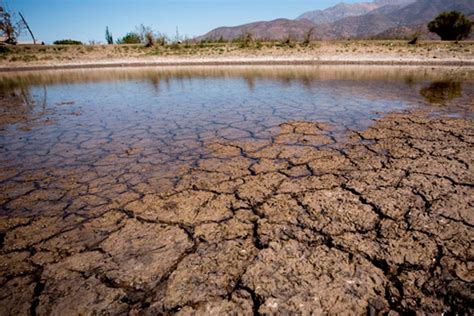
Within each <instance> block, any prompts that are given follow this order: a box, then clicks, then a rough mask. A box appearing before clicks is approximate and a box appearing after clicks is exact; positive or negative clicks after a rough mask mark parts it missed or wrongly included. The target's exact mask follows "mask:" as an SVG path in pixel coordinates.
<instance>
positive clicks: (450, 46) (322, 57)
mask: <svg viewBox="0 0 474 316" xmlns="http://www.w3.org/2000/svg"><path fill="white" fill-rule="evenodd" d="M205 64H207V65H235V64H244V65H245V64H247V65H255V64H259V65H265V64H378V65H451V66H462V65H474V42H472V41H466V42H459V43H457V42H456V43H455V42H440V41H426V42H420V43H418V44H416V45H409V44H407V42H405V41H334V42H314V43H311V44H310V45H302V44H299V43H292V44H290V45H287V44H282V43H278V42H274V43H260V44H258V45H257V44H252V45H251V46H250V47H241V46H240V45H239V44H238V43H206V44H181V45H167V46H161V47H151V48H149V47H145V46H143V45H99V46H17V47H13V46H6V47H3V48H2V49H1V50H0V71H7V70H15V69H16V70H18V69H49V68H83V67H110V66H139V65H141V66H145V65H148V66H153V65H155V66H159V65H205Z"/></svg>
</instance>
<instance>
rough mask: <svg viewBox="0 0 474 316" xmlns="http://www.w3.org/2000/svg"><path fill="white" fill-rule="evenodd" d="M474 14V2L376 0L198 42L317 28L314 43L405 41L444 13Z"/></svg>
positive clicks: (299, 34) (220, 32) (215, 33)
mask: <svg viewBox="0 0 474 316" xmlns="http://www.w3.org/2000/svg"><path fill="white" fill-rule="evenodd" d="M451 10H458V11H461V12H463V13H465V14H471V13H472V12H474V0H417V1H415V0H375V1H374V2H370V3H368V2H363V3H355V4H344V3H340V4H338V5H336V6H333V7H331V8H328V9H326V10H317V11H311V12H307V13H304V14H302V15H301V16H299V17H298V18H297V19H296V20H288V19H277V20H273V21H262V22H255V23H249V24H244V25H239V26H234V27H220V28H217V29H214V30H212V31H211V32H209V33H207V34H205V35H203V36H200V37H199V38H198V39H204V38H209V39H219V38H221V37H222V38H223V39H225V40H232V39H235V38H238V37H239V36H241V35H242V34H243V33H244V32H249V33H251V34H252V35H253V36H254V37H255V38H260V39H268V40H278V39H282V38H286V37H288V36H291V37H292V38H294V39H298V40H300V39H302V38H303V37H304V34H306V33H307V32H308V30H310V29H311V28H314V32H313V39H344V38H353V39H363V38H385V37H387V38H404V37H407V36H410V35H411V34H413V33H415V32H421V33H422V34H423V35H424V37H425V38H437V37H436V35H434V34H430V33H429V32H428V30H427V28H426V24H427V23H428V22H429V21H431V20H432V19H434V18H435V17H436V16H437V15H438V14H439V13H441V12H444V11H451Z"/></svg>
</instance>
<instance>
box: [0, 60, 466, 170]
mask: <svg viewBox="0 0 474 316" xmlns="http://www.w3.org/2000/svg"><path fill="white" fill-rule="evenodd" d="M473 80H474V72H473V71H472V70H470V69H462V68H460V69H451V68H441V69H431V68H419V67H414V68H409V67H408V68H407V67H405V68H403V67H398V68H397V67H395V68H390V67H367V66H365V67H362V66H320V67H308V66H293V67H285V66H272V67H258V68H255V67H253V68H250V67H219V68H209V67H194V68H191V69H189V68H188V69H182V68H173V67H170V68H161V69H156V68H132V69H96V70H90V69H89V70H62V71H43V72H26V73H4V74H0V93H1V96H2V97H1V98H2V100H1V101H0V102H2V104H3V108H2V111H3V114H2V119H1V120H0V128H1V130H0V145H1V153H2V154H1V166H2V167H15V168H20V169H22V168H26V169H29V168H31V164H32V163H34V166H35V167H36V168H39V167H46V166H60V165H62V164H70V163H72V162H73V161H74V163H79V164H83V165H89V164H93V163H95V162H98V161H100V160H101V159H103V158H104V157H106V156H109V155H111V154H117V155H120V154H123V153H127V152H128V151H134V152H141V151H142V150H146V151H147V152H150V151H153V148H154V149H156V152H157V153H158V152H159V153H160V155H161V156H160V157H161V158H159V159H157V160H155V162H159V161H173V160H182V159H181V158H180V155H185V156H186V158H185V159H187V160H189V159H191V157H192V156H194V157H195V158H196V159H198V158H199V155H200V154H202V150H203V149H204V148H203V144H204V143H205V142H212V141H216V140H223V141H231V140H249V141H251V140H258V139H271V138H272V137H275V136H276V133H278V132H279V131H278V126H279V125H280V124H282V123H285V122H291V121H307V122H318V123H325V124H327V125H328V126H331V128H330V129H328V130H327V131H326V134H327V136H329V137H331V138H332V140H331V142H330V143H337V142H338V141H339V140H340V139H339V138H341V137H342V138H343V137H344V135H345V134H346V132H347V131H349V130H363V129H365V128H367V127H368V126H370V125H371V124H373V122H374V121H373V120H374V119H376V118H379V117H381V115H383V113H387V112H390V111H402V110H406V109H412V108H416V107H430V106H431V107H432V109H433V111H435V112H436V111H445V112H446V111H451V113H452V115H461V116H466V115H471V114H470V111H469V106H472V99H473V96H474V95H473ZM456 104H457V105H462V106H461V107H460V106H455V105H456ZM466 107H467V108H466ZM306 145H314V146H318V145H328V143H327V142H324V144H323V143H321V144H320V143H318V141H317V140H315V142H313V143H311V144H309V143H307V144H306ZM143 154H144V153H143ZM183 157H184V156H183Z"/></svg>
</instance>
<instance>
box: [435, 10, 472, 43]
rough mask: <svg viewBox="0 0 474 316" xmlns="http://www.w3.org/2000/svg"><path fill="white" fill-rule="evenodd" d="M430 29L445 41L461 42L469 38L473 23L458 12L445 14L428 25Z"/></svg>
mask: <svg viewBox="0 0 474 316" xmlns="http://www.w3.org/2000/svg"><path fill="white" fill-rule="evenodd" d="M428 29H429V30H430V32H433V33H436V34H438V35H439V36H440V37H441V39H442V40H443V41H459V40H462V39H465V38H467V37H468V36H469V34H470V33H471V29H472V22H471V21H470V20H469V19H468V18H466V17H465V16H464V14H462V13H460V12H458V11H451V12H443V13H441V14H440V15H438V16H437V17H436V19H434V20H433V21H431V22H430V23H428Z"/></svg>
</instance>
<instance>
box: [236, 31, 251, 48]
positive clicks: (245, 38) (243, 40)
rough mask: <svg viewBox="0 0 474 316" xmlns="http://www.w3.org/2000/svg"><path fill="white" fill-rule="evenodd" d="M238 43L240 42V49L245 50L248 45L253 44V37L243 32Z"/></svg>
mask: <svg viewBox="0 0 474 316" xmlns="http://www.w3.org/2000/svg"><path fill="white" fill-rule="evenodd" d="M238 42H240V47H241V48H245V47H249V46H250V44H252V43H253V35H252V33H250V32H243V33H242V35H240V37H239V38H238Z"/></svg>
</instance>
